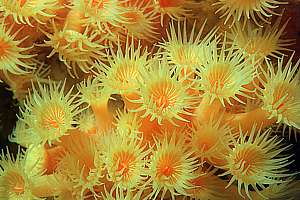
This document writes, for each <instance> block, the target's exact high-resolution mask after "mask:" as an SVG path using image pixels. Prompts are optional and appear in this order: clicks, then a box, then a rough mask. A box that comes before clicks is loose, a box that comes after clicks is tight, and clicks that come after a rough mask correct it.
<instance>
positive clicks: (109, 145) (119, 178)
mask: <svg viewBox="0 0 300 200" xmlns="http://www.w3.org/2000/svg"><path fill="white" fill-rule="evenodd" d="M101 141H102V146H103V151H102V154H103V160H104V163H105V166H106V169H107V171H108V180H110V181H112V182H113V183H114V186H113V188H117V189H123V190H127V191H133V190H135V189H139V188H141V187H142V186H143V185H144V184H145V181H146V178H147V173H146V164H147V159H148V155H149V153H150V149H146V146H145V145H143V144H142V140H138V139H136V138H130V137H128V136H127V135H122V134H119V133H118V132H117V131H113V132H111V133H108V134H106V135H104V136H103V138H102V140H101Z"/></svg>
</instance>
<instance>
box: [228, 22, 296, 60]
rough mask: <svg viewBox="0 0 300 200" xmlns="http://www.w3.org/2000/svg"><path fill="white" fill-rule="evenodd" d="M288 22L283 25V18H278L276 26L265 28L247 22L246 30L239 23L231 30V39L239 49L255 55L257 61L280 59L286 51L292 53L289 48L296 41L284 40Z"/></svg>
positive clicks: (270, 25)
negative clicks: (271, 58) (272, 58)
mask: <svg viewBox="0 0 300 200" xmlns="http://www.w3.org/2000/svg"><path fill="white" fill-rule="evenodd" d="M288 22H289V20H287V21H286V22H285V23H283V24H281V17H278V18H277V19H276V21H275V23H274V24H267V25H265V26H264V27H263V28H262V27H259V28H256V27H254V25H253V24H251V23H250V22H247V24H246V27H245V28H244V29H243V28H242V25H241V24H240V23H239V22H237V23H235V25H234V26H233V27H232V29H231V34H230V39H231V40H232V43H233V44H234V45H235V46H236V48H237V49H244V50H245V53H247V54H248V55H249V56H253V55H254V56H255V58H256V60H259V59H264V58H270V57H274V58H280V57H281V56H283V55H285V52H286V51H291V50H290V49H289V48H288V46H291V45H292V44H293V41H294V40H292V39H283V38H282V36H283V34H284V30H285V28H286V26H287V24H288Z"/></svg>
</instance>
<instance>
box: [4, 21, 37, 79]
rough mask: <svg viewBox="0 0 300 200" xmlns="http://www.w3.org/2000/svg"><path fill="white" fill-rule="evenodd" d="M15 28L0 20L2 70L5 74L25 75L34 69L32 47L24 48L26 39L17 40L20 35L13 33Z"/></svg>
mask: <svg viewBox="0 0 300 200" xmlns="http://www.w3.org/2000/svg"><path fill="white" fill-rule="evenodd" d="M12 30H13V26H10V27H9V26H8V25H6V24H5V23H4V21H1V20H0V70H1V71H3V72H4V73H7V72H9V73H12V74H24V73H28V70H32V69H34V65H33V63H32V57H33V56H34V55H30V54H28V53H29V50H31V49H32V47H22V42H23V41H24V40H25V39H26V38H23V39H21V40H17V39H16V37H17V35H18V33H19V31H17V32H15V33H14V32H13V31H12Z"/></svg>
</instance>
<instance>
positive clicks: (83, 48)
mask: <svg viewBox="0 0 300 200" xmlns="http://www.w3.org/2000/svg"><path fill="white" fill-rule="evenodd" d="M89 33H90V32H89V30H88V29H85V30H84V31H83V32H78V31H77V30H72V29H68V28H66V27H65V28H64V29H63V30H58V29H57V28H56V27H55V25H54V33H53V34H50V33H46V32H45V34H46V36H47V37H48V38H49V40H47V41H45V45H43V46H49V47H52V48H53V49H52V51H51V53H50V54H49V55H48V57H52V56H53V55H54V54H55V53H58V57H59V60H60V61H62V62H64V64H65V65H66V66H67V69H68V72H69V74H70V75H71V76H72V77H74V75H75V77H79V76H78V72H77V71H78V68H79V69H80V70H81V71H83V72H85V73H88V72H91V70H92V68H93V67H94V64H95V62H96V61H98V62H101V60H102V59H103V58H104V56H105V54H104V52H103V49H104V48H105V46H103V45H101V41H102V40H100V39H98V38H96V37H97V34H89Z"/></svg>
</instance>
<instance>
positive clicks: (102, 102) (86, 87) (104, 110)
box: [77, 77, 113, 131]
mask: <svg viewBox="0 0 300 200" xmlns="http://www.w3.org/2000/svg"><path fill="white" fill-rule="evenodd" d="M77 88H78V90H79V91H80V93H81V94H80V102H82V103H85V104H88V106H90V107H91V109H92V111H93V114H94V115H95V119H96V128H97V129H98V131H105V130H107V129H110V128H111V125H112V121H113V113H112V112H111V111H110V110H109V106H108V104H109V100H110V99H111V95H112V93H111V91H109V90H107V89H105V88H103V86H101V83H100V81H99V79H98V78H91V77H89V78H88V79H86V80H84V81H82V82H81V83H80V84H79V85H78V87H77Z"/></svg>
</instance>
